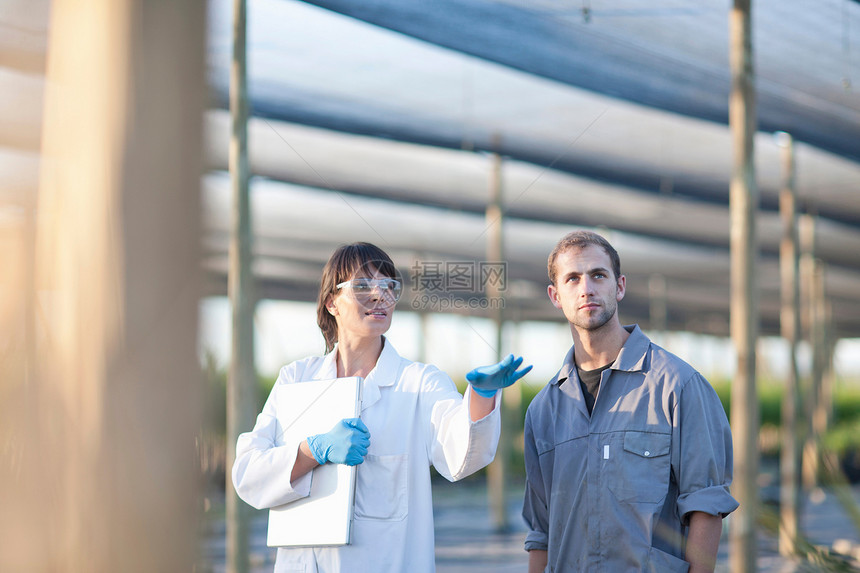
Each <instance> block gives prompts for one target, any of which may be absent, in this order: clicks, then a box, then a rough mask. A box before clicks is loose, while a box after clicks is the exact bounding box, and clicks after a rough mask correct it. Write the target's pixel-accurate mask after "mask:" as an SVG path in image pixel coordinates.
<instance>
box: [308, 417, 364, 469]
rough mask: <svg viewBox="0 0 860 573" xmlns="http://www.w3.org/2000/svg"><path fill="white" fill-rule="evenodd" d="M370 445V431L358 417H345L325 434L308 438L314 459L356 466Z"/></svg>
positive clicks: (361, 460) (319, 461)
mask: <svg viewBox="0 0 860 573" xmlns="http://www.w3.org/2000/svg"><path fill="white" fill-rule="evenodd" d="M369 445H370V431H368V429H367V426H365V425H364V422H362V421H361V420H360V419H359V418H346V419H343V420H341V421H340V422H338V423H337V424H335V425H334V427H333V428H332V429H331V430H329V431H328V432H327V433H325V434H317V435H316V436H311V437H309V438H308V446H309V447H310V449H311V453H312V454H313V455H314V458H315V459H316V461H317V462H318V463H319V464H320V465H322V464H324V463H326V462H331V463H333V464H346V465H348V466H356V465H358V464H360V463H361V462H363V461H364V456H366V455H367V447H368V446H369Z"/></svg>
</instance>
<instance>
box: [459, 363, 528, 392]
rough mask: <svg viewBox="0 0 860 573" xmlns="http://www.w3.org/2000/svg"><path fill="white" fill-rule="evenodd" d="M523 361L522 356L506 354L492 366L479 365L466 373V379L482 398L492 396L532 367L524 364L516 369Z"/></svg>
mask: <svg viewBox="0 0 860 573" xmlns="http://www.w3.org/2000/svg"><path fill="white" fill-rule="evenodd" d="M522 363H523V357H522V356H520V357H519V358H517V359H516V360H514V355H513V354H508V356H507V358H505V359H504V360H502V361H501V362H499V363H498V364H493V365H492V366H480V367H478V368H475V369H474V370H472V371H471V372H469V373H468V374H466V380H468V381H469V383H470V384H472V389H474V390H475V392H477V393H478V395H479V396H483V397H484V398H492V397H493V396H495V395H496V392H498V391H499V390H501V389H502V388H507V387H508V386H510V385H511V384H513V383H514V382H516V381H517V380H519V379H520V378H522V377H523V376H525V375H526V374H528V372H529V370H531V369H532V367H531V366H526V367H525V368H523V369H522V370H517V368H519V367H520V364H522Z"/></svg>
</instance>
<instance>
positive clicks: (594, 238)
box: [546, 231, 621, 284]
mask: <svg viewBox="0 0 860 573" xmlns="http://www.w3.org/2000/svg"><path fill="white" fill-rule="evenodd" d="M589 245H594V246H596V247H600V248H601V249H603V250H604V251H605V252H606V254H607V255H609V260H610V261H611V262H612V272H613V273H615V280H618V277H620V276H621V259H620V258H619V257H618V251H616V250H615V248H613V246H612V245H610V244H609V241H607V240H606V239H604V238H603V237H602V236H600V235H598V234H597V233H593V232H591V231H572V232H570V233H568V234H567V235H565V236H564V237H562V238H561V240H560V241H559V242H558V244H556V246H555V248H554V249H553V250H552V252H551V253H550V254H549V258H548V259H547V262H546V271H547V274H548V275H549V280H550V282H551V283H552V284H555V278H556V270H555V261H556V259H557V258H558V256H559V255H560V254H562V253H564V252H565V251H568V250H570V249H573V248H576V249H584V248H585V247H587V246H589Z"/></svg>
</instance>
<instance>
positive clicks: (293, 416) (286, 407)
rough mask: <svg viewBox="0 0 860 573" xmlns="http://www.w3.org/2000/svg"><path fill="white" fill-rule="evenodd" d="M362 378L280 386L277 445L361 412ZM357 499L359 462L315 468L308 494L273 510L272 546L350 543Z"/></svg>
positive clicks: (270, 537)
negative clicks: (356, 470)
mask: <svg viewBox="0 0 860 573" xmlns="http://www.w3.org/2000/svg"><path fill="white" fill-rule="evenodd" d="M361 383H362V378H361V377H358V376H352V377H348V378H335V379H328V380H312V381H309V382H295V383H292V384H285V385H284V386H283V387H282V388H281V389H280V390H279V391H280V396H279V410H278V412H277V421H278V426H277V427H278V434H277V435H278V436H279V439H278V440H277V442H276V444H277V445H282V444H284V443H297V442H299V441H301V440H302V439H304V438H307V437H308V436H313V435H316V434H321V433H324V432H328V431H329V430H331V429H332V427H333V426H334V425H335V424H336V423H337V422H339V421H340V420H342V419H344V418H357V417H358V415H359V414H360V413H361V386H362V384H361ZM354 498H355V466H347V465H343V464H324V465H321V466H318V467H316V468H314V469H313V476H312V477H311V493H310V495H309V496H308V497H306V498H302V499H299V500H296V501H294V502H292V503H288V504H285V505H281V506H279V507H274V508H272V509H270V510H269V531H268V535H267V539H266V544H267V545H268V546H269V547H312V546H332V545H347V544H349V541H350V530H351V527H352V511H353V504H354Z"/></svg>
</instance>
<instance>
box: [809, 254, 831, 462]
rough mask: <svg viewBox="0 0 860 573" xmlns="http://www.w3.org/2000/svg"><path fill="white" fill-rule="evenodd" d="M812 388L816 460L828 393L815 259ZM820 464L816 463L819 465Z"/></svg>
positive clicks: (820, 268)
mask: <svg viewBox="0 0 860 573" xmlns="http://www.w3.org/2000/svg"><path fill="white" fill-rule="evenodd" d="M811 286H812V291H811V294H812V299H811V300H810V304H811V309H812V387H813V392H814V393H815V400H814V404H815V408H814V410H813V412H812V438H813V439H814V444H815V448H816V457H815V459H816V460H820V459H821V458H820V456H821V451H820V450H821V438H822V436H824V434H825V433H827V422H828V420H827V418H828V416H827V413H828V410H829V401H830V394H829V391H828V388H827V385H826V381H825V373H826V369H827V366H826V361H827V349H826V346H827V340H826V338H827V329H826V322H827V318H826V313H827V311H826V308H827V302H826V295H825V292H824V264H823V263H822V262H821V261H820V260H818V259H816V260H815V262H814V264H813V270H812V285H811ZM819 463H820V462H819Z"/></svg>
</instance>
